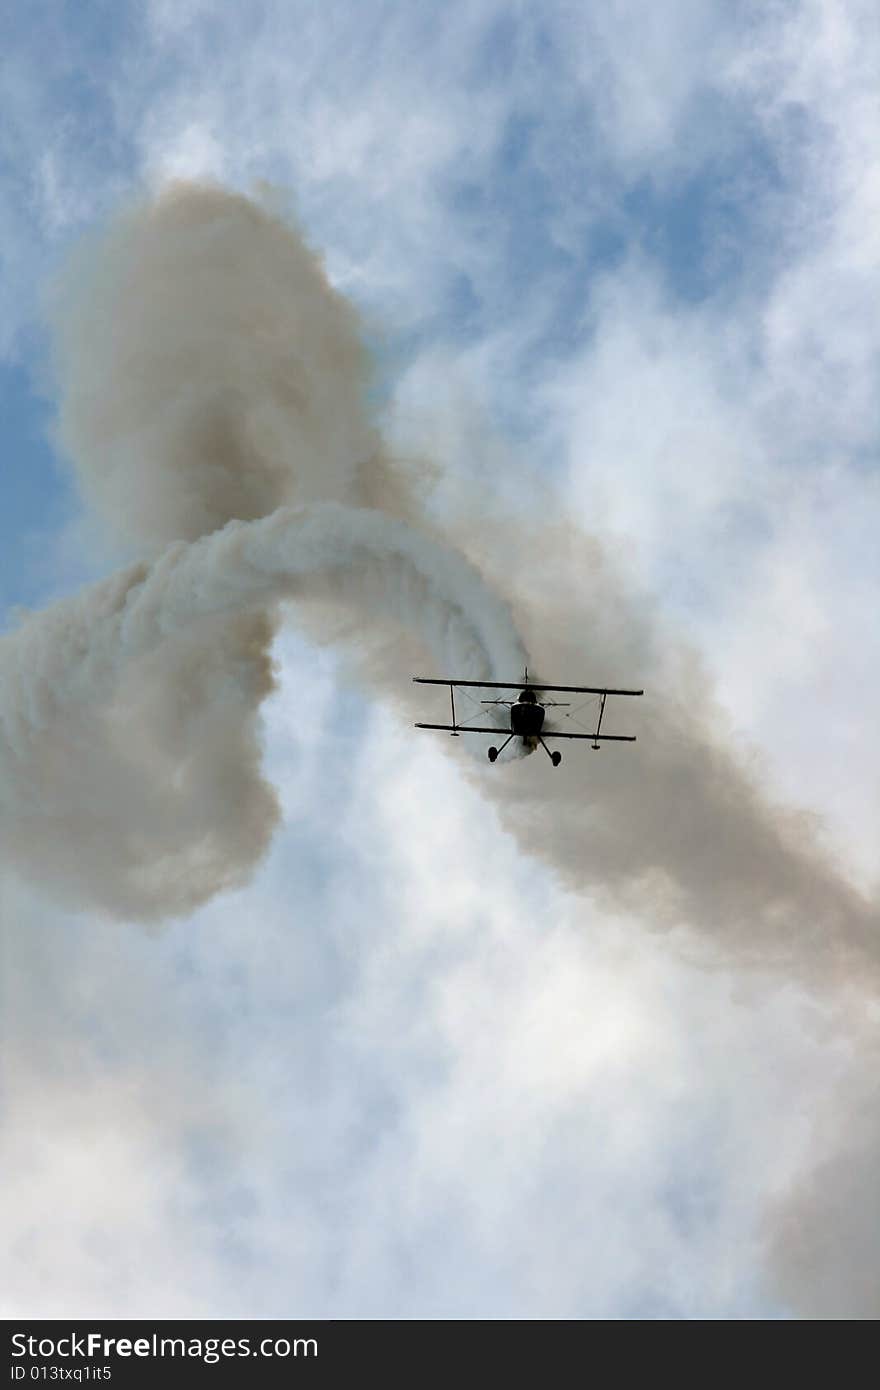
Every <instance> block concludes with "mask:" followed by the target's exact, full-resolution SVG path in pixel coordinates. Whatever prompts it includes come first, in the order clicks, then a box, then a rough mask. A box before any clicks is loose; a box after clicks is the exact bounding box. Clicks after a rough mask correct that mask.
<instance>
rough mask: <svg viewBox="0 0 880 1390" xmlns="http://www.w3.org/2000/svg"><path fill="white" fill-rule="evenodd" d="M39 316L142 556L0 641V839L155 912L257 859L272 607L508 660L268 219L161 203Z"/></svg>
mask: <svg viewBox="0 0 880 1390" xmlns="http://www.w3.org/2000/svg"><path fill="white" fill-rule="evenodd" d="M53 317H54V326H55V330H56V338H57V360H58V369H59V377H60V380H61V383H62V402H61V411H60V422H59V433H60V437H61V441H62V443H63V445H64V447H65V449H66V450H67V452H68V453H69V454H70V455H71V457H72V458H73V460H74V462H75V464H76V467H77V470H78V475H79V478H80V480H81V483H82V486H83V489H84V491H85V493H86V495H87V497H89V498H90V499H91V500H92V501H93V503H94V504H95V505H96V507H97V508H98V509H99V510H100V511H101V513H102V514H103V515H104V517H105V519H106V520H107V521H108V523H109V524H110V525H111V526H112V528H113V529H114V530H115V531H116V533H117V534H118V535H119V536H120V537H121V538H122V539H123V540H124V541H125V542H127V543H128V544H129V545H134V546H135V547H136V548H137V549H138V550H139V551H140V552H141V553H142V554H144V555H146V556H148V557H150V558H149V560H148V561H145V562H141V563H140V564H138V565H137V566H135V567H134V568H132V569H130V570H128V571H126V572H124V573H122V574H120V575H116V576H114V577H113V578H111V579H109V580H108V581H106V582H104V583H101V584H98V585H97V586H95V587H94V588H92V589H90V590H88V591H87V592H85V593H83V594H81V595H79V596H78V597H76V598H74V599H72V600H69V601H67V602H65V603H61V604H58V605H57V606H56V607H54V608H53V609H51V610H49V611H48V612H46V613H43V614H40V615H37V616H35V617H33V618H31V619H29V620H28V621H26V622H25V623H24V624H23V625H22V626H21V628H20V629H19V630H18V631H16V632H15V633H13V634H11V635H9V636H7V637H5V638H3V639H0V670H2V673H3V681H2V695H0V726H2V729H3V742H2V745H0V844H2V847H3V850H4V852H5V854H6V855H7V857H9V858H11V859H12V861H13V862H14V863H16V864H17V865H18V866H19V868H21V869H23V870H24V871H25V872H28V873H29V874H31V875H32V876H34V877H35V878H36V879H37V880H38V881H39V882H40V883H42V884H44V885H45V886H47V887H49V888H53V889H54V890H55V891H56V892H57V893H58V894H59V895H61V896H62V897H64V898H65V899H66V900H68V901H69V900H70V898H71V897H73V899H74V901H75V902H76V903H77V904H79V905H82V906H93V907H98V908H100V909H103V910H104V911H107V912H110V913H111V914H114V915H118V916H123V917H134V918H139V919H144V920H145V919H150V918H162V917H166V916H169V915H173V914H179V913H183V912H186V911H188V910H190V909H192V908H193V907H195V906H196V905H198V904H199V903H200V902H203V901H205V900H206V899H207V898H209V897H211V896H212V895H213V894H215V893H217V892H219V891H221V890H222V889H225V888H228V887H231V886H233V885H235V884H239V883H241V882H242V881H244V880H245V879H246V878H247V876H248V874H249V873H250V872H251V870H252V869H253V867H254V865H255V864H256V863H257V862H258V860H259V858H260V857H261V855H262V854H263V852H264V851H265V849H266V847H267V845H268V843H269V840H270V837H271V834H272V830H273V827H274V825H275V823H276V821H277V817H278V806H277V801H276V797H275V794H274V791H273V790H272V788H271V787H270V786H268V785H267V783H266V782H265V781H264V779H263V777H262V774H261V771H260V740H259V725H258V712H259V705H260V702H261V700H262V699H263V698H264V697H265V696H266V695H267V694H268V692H269V691H270V690H271V689H272V684H273V677H272V664H271V655H270V650H271V641H272V637H273V634H274V629H275V621H276V609H277V604H278V601H279V600H281V599H284V598H292V597H296V598H299V599H304V600H309V601H314V600H319V601H322V602H323V604H324V606H325V608H326V609H327V611H328V612H329V610H330V609H332V610H333V612H334V621H335V622H336V623H337V624H338V623H339V622H340V621H341V620H342V618H343V615H344V616H345V618H346V619H347V621H348V622H349V624H351V626H352V628H353V629H354V630H355V631H359V632H360V633H361V637H362V641H363V642H364V645H365V646H368V645H369V637H368V634H369V632H370V630H372V631H374V632H382V631H385V630H386V629H387V627H388V624H389V623H391V624H396V625H397V627H398V628H399V629H401V630H402V631H404V632H406V633H409V634H411V636H412V637H413V638H414V639H415V641H416V642H417V643H418V645H419V646H420V647H421V648H422V649H425V648H426V649H427V650H428V651H429V652H430V653H431V654H432V656H433V659H434V660H435V661H436V662H437V664H438V666H439V667H441V668H443V669H451V668H455V669H456V670H457V671H462V672H464V673H467V674H470V675H472V676H475V677H478V678H490V677H497V676H499V675H501V674H502V673H503V672H506V671H509V670H511V669H514V670H519V669H520V668H521V667H522V665H523V664H524V660H525V657H524V654H523V651H522V648H521V646H520V644H519V641H518V639H517V636H516V632H515V629H514V626H513V622H512V618H511V615H510V613H509V611H508V609H507V607H506V606H505V604H504V603H503V602H502V601H500V600H499V599H498V598H497V597H496V595H495V594H494V593H493V592H492V591H491V590H490V589H489V587H488V586H487V585H486V584H485V582H484V581H483V580H482V579H481V577H480V575H479V574H478V572H477V571H476V569H475V568H474V566H473V565H471V564H469V563H468V561H467V560H466V559H465V558H464V557H463V556H462V555H460V554H458V553H456V552H455V551H451V550H450V549H449V548H448V547H444V545H443V544H442V543H441V542H440V541H439V540H437V539H435V538H433V537H432V536H431V535H429V534H428V532H427V530H426V529H425V528H424V527H422V528H417V527H416V526H414V525H413V523H412V522H410V521H407V520H405V519H404V518H406V517H407V515H408V514H409V512H410V510H411V501H410V496H409V488H408V486H407V485H406V484H405V483H404V481H403V479H402V477H401V476H400V475H399V474H397V473H396V472H395V470H394V468H393V466H392V465H391V464H390V463H389V461H388V460H387V459H386V458H385V457H384V456H383V453H382V450H381V445H380V442H379V440H378V438H377V436H376V433H375V431H374V430H373V428H372V426H371V424H370V419H369V412H368V410H367V403H366V397H367V391H368V388H369V370H368V359H367V355H366V353H365V351H364V348H363V346H362V344H361V342H360V339H359V337H358V325H357V322H356V319H355V316H354V312H353V310H352V309H351V308H350V306H349V305H348V304H347V303H346V302H345V301H344V300H343V299H342V298H341V297H340V296H339V295H338V294H336V293H335V292H334V291H333V289H332V288H331V287H330V285H329V284H328V282H327V279H326V277H325V275H324V273H323V271H322V269H321V266H320V264H319V262H318V260H317V259H316V257H315V256H314V255H313V253H312V252H311V251H309V250H308V249H307V248H306V247H305V246H304V244H303V243H302V242H301V241H300V240H299V239H298V238H297V237H296V236H295V235H294V234H293V233H292V232H291V231H290V230H289V229H288V228H287V227H286V226H284V225H283V223H282V222H280V221H279V220H278V219H276V218H275V217H273V216H271V215H270V214H269V213H267V212H266V211H264V210H263V209H261V208H259V207H257V206H255V205H254V204H253V203H251V202H250V201H248V200H247V199H245V198H242V197H237V196H235V195H232V194H229V193H226V192H223V191H221V190H219V189H216V188H206V187H201V186H191V185H182V186H176V187H173V188H171V189H170V190H168V191H167V192H165V193H164V194H163V195H161V196H160V197H158V198H157V199H155V200H154V201H151V202H149V203H146V204H144V205H141V206H139V207H137V208H135V209H134V210H133V211H131V212H128V213H127V214H125V215H124V216H122V217H121V218H120V219H119V220H118V221H117V222H116V223H115V224H114V225H113V226H112V227H111V228H110V230H109V232H108V233H107V234H106V235H104V236H103V237H101V238H99V239H98V240H96V241H95V242H93V243H91V244H89V245H87V246H85V247H84V248H83V249H82V250H81V251H80V252H79V254H78V255H77V256H76V257H75V258H74V260H73V262H72V263H71V265H70V267H69V269H68V272H67V274H66V275H65V277H64V279H63V281H62V282H61V284H60V285H59V287H58V289H57V292H56V295H55V298H54V306H53ZM380 501H381V504H382V510H381V511H380V510H378V509H377V503H378V502H380ZM291 504H293V505H291ZM260 518H262V519H260ZM227 523H231V524H228V525H227ZM200 537H201V538H202V539H199V538H200ZM169 543H170V544H169ZM163 547H168V548H166V549H164V550H163ZM157 552H161V553H159V554H158V556H157V554H156V553H157ZM328 620H329V619H328Z"/></svg>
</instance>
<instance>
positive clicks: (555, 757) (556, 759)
mask: <svg viewBox="0 0 880 1390" xmlns="http://www.w3.org/2000/svg"><path fill="white" fill-rule="evenodd" d="M538 742H539V743H540V745H541V747H542V748H543V750H544V752H545V753H546V754H547V757H548V758H549V759H550V761H551V763H552V764H553V766H554V767H558V766H559V764H560V763H561V762H562V754H561V753H556V752H553V753H551V752H550V749H549V748H548V747H547V745H546V743H545V742H544V740H543V739H542V738H539V739H538Z"/></svg>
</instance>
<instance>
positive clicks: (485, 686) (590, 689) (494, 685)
mask: <svg viewBox="0 0 880 1390" xmlns="http://www.w3.org/2000/svg"><path fill="white" fill-rule="evenodd" d="M413 680H414V681H416V682H418V684H419V685H472V686H476V687H477V688H478V689H480V690H522V689H528V690H568V691H571V692H572V693H573V694H578V695H644V693H645V692H644V690H612V688H611V687H610V686H608V685H536V684H535V683H534V681H522V680H519V681H456V680H447V679H440V678H438V677H436V676H413Z"/></svg>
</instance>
